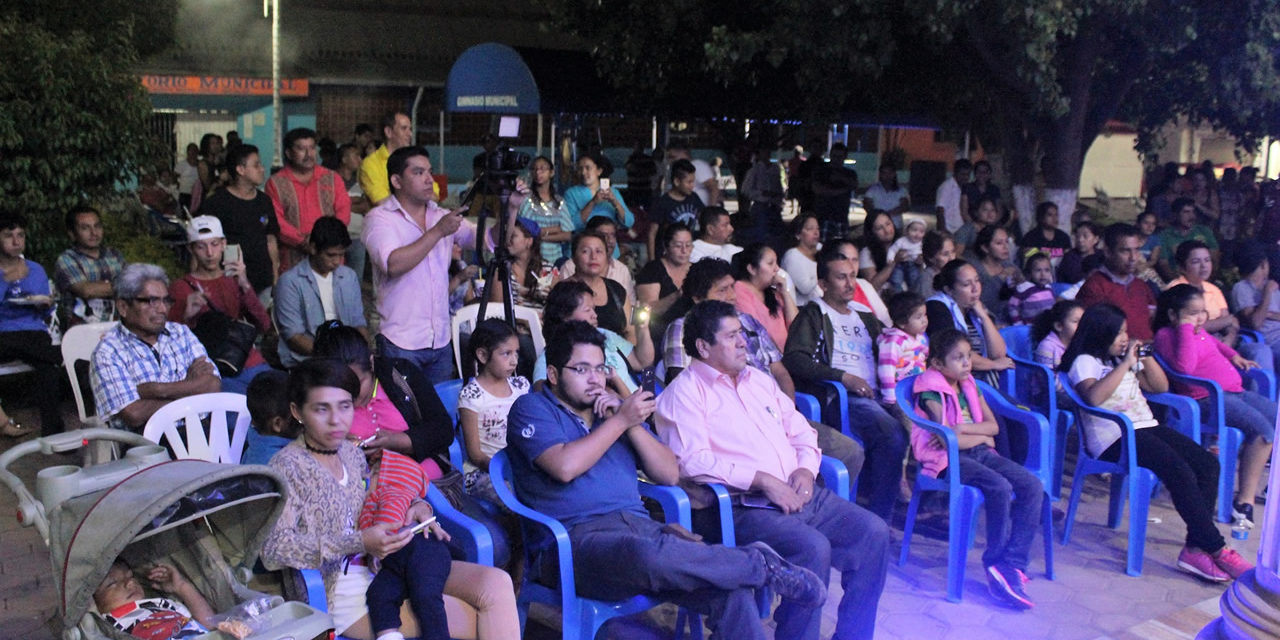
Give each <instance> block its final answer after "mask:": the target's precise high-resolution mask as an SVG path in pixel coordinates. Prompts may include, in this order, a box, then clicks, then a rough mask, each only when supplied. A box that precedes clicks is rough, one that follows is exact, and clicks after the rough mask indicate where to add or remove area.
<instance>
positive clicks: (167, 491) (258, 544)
mask: <svg viewBox="0 0 1280 640" xmlns="http://www.w3.org/2000/svg"><path fill="white" fill-rule="evenodd" d="M286 491H287V488H286V484H285V481H284V479H283V478H281V477H280V476H279V475H278V474H277V473H276V472H274V471H272V470H271V469H270V468H269V467H265V466H261V465H240V466H237V465H224V464H214V463H211V462H204V461H201V460H177V461H173V462H165V463H162V464H158V465H155V466H152V467H148V468H146V469H143V470H142V471H139V472H138V473H136V474H134V475H132V476H130V477H128V478H126V479H125V480H124V481H122V482H120V483H119V484H117V485H115V486H114V487H111V488H109V489H105V490H102V491H97V492H94V493H90V494H87V495H83V496H79V497H76V498H72V499H70V500H67V501H66V502H64V503H62V504H61V505H59V506H57V507H55V508H54V510H53V512H52V513H51V514H50V516H49V520H50V526H49V553H50V555H51V557H52V561H53V575H54V580H55V582H56V586H57V588H58V593H59V594H60V596H61V601H60V606H61V607H62V614H63V628H70V627H72V626H75V625H76V623H77V622H78V621H79V620H80V618H81V617H82V616H84V614H85V613H87V612H88V610H89V607H90V605H91V604H92V599H93V592H94V591H95V590H96V589H97V587H98V585H99V584H100V583H101V582H102V580H103V579H104V578H105V577H106V575H107V571H108V570H110V568H111V563H112V562H114V561H115V559H116V558H117V557H118V556H120V554H121V553H122V552H123V551H124V550H125V548H126V547H128V546H129V545H131V544H134V543H139V542H143V541H150V542H152V543H154V544H156V545H160V546H163V545H168V546H170V547H172V546H173V545H175V544H186V538H180V537H179V535H178V534H179V532H180V531H185V532H187V533H190V532H192V531H196V532H198V533H199V534H200V535H202V536H203V537H204V538H205V539H206V540H212V541H213V543H214V544H216V545H217V550H218V551H220V552H221V554H222V557H223V559H225V561H226V562H227V563H228V564H229V565H231V566H232V567H243V568H246V569H252V567H253V564H254V562H256V561H257V559H258V553H259V552H260V551H261V549H262V545H263V543H264V542H265V541H266V537H267V535H268V534H269V533H270V532H271V528H272V527H273V526H274V525H275V522H276V519H277V518H278V517H279V516H280V512H281V510H283V509H284V500H285V495H286ZM186 524H191V526H189V527H183V526H182V525H186ZM166 534H168V535H166ZM189 537H190V536H188V537H187V538H189ZM188 577H192V576H188ZM196 585H197V587H199V586H200V585H201V583H200V582H196Z"/></svg>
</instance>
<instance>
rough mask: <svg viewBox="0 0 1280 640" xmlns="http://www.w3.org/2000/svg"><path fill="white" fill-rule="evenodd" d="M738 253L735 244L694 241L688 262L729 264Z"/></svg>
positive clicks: (739, 248) (738, 248)
mask: <svg viewBox="0 0 1280 640" xmlns="http://www.w3.org/2000/svg"><path fill="white" fill-rule="evenodd" d="M739 251H742V247H739V246H738V245H736V244H728V243H725V244H711V243H710V242H706V241H704V240H701V239H699V240H694V241H693V251H690V252H689V262H690V263H693V262H697V261H699V260H701V259H703V258H720V259H721V260H724V261H725V262H731V261H733V256H734V255H735V254H737V253H738V252H739ZM815 269H816V267H815Z"/></svg>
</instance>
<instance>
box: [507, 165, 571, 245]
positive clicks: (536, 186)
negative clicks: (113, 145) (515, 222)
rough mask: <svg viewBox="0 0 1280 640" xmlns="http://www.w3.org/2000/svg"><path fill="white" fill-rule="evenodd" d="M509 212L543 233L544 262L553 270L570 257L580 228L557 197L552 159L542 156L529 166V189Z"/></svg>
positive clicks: (520, 193) (517, 196) (517, 198)
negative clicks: (575, 236) (571, 245)
mask: <svg viewBox="0 0 1280 640" xmlns="http://www.w3.org/2000/svg"><path fill="white" fill-rule="evenodd" d="M509 212H513V213H515V216H512V217H513V218H520V219H522V220H529V221H531V222H534V223H536V224H537V225H538V227H537V228H538V229H540V230H541V232H540V234H539V239H540V240H541V241H542V245H541V249H542V261H543V262H545V263H546V264H549V265H551V266H555V265H556V263H557V262H560V259H561V258H564V257H567V256H568V255H569V241H570V240H572V239H573V230H574V228H576V226H577V225H575V224H574V222H573V218H571V217H570V216H569V214H568V211H567V210H566V209H565V208H564V202H563V201H562V200H561V199H560V195H559V194H557V193H556V187H555V169H554V168H553V167H552V166H551V159H550V158H548V157H546V156H538V157H536V158H534V159H533V163H532V164H530V165H529V188H528V189H527V190H526V191H520V192H517V193H516V195H515V196H514V197H512V198H511V203H510V205H509Z"/></svg>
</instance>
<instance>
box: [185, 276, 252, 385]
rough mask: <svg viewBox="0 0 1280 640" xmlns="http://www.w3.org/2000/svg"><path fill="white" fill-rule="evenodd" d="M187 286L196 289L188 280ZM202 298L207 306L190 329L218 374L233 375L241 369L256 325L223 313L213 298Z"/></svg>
mask: <svg viewBox="0 0 1280 640" xmlns="http://www.w3.org/2000/svg"><path fill="white" fill-rule="evenodd" d="M191 288H192V289H196V285H195V283H191ZM205 300H206V301H207V302H208V303H209V309H208V310H207V311H205V312H204V313H202V314H200V317H199V318H197V319H196V323H195V326H193V327H191V332H192V333H194V334H195V335H196V339H197V340H199V341H200V344H202V345H204V349H205V351H207V352H209V359H210V360H213V364H214V366H216V367H218V373H219V374H220V375H221V376H222V377H223V378H234V377H235V376H238V375H240V372H241V371H244V363H245V362H246V361H247V360H248V359H249V354H250V353H251V352H253V343H254V341H255V340H257V339H258V328H257V327H255V326H253V325H251V324H249V323H247V322H241V321H240V320H237V319H235V318H232V317H231V316H228V315H227V314H225V313H223V312H222V310H221V309H219V308H218V307H217V306H216V305H214V304H213V299H211V298H208V297H206V298H205Z"/></svg>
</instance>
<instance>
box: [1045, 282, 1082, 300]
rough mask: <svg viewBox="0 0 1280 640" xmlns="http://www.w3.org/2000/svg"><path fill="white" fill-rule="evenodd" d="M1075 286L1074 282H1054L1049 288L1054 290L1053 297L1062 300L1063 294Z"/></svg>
mask: <svg viewBox="0 0 1280 640" xmlns="http://www.w3.org/2000/svg"><path fill="white" fill-rule="evenodd" d="M1074 286H1076V285H1075V283H1073V282H1054V283H1052V284H1050V285H1049V288H1050V289H1053V297H1055V298H1061V297H1062V294H1064V293H1066V292H1067V290H1068V289H1070V288H1071V287H1074Z"/></svg>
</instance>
